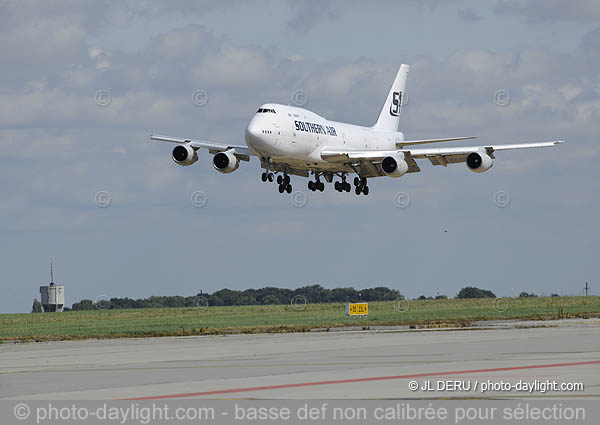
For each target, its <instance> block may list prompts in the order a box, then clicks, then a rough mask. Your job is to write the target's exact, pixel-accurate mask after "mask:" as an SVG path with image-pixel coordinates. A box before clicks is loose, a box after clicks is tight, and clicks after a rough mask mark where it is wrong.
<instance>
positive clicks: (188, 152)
mask: <svg viewBox="0 0 600 425" xmlns="http://www.w3.org/2000/svg"><path fill="white" fill-rule="evenodd" d="M171 156H172V158H173V161H175V163H176V164H179V165H181V166H182V167H185V166H188V165H192V164H193V163H194V162H196V161H198V154H197V153H196V151H195V150H194V148H193V147H191V146H190V145H189V144H185V145H177V146H175V147H174V148H173V152H172V153H171Z"/></svg>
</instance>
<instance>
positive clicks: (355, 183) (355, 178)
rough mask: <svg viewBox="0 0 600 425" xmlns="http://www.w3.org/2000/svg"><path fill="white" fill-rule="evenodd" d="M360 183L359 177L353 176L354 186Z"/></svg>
mask: <svg viewBox="0 0 600 425" xmlns="http://www.w3.org/2000/svg"><path fill="white" fill-rule="evenodd" d="M359 184H360V179H359V178H358V177H354V186H358V185H359Z"/></svg>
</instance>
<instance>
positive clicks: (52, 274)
mask: <svg viewBox="0 0 600 425" xmlns="http://www.w3.org/2000/svg"><path fill="white" fill-rule="evenodd" d="M50 283H54V265H53V264H52V261H50Z"/></svg>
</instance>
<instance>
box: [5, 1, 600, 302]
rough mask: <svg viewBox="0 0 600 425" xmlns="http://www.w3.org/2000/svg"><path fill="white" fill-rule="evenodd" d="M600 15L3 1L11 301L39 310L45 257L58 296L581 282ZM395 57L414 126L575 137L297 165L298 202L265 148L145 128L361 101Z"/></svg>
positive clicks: (490, 4)
mask: <svg viewBox="0 0 600 425" xmlns="http://www.w3.org/2000/svg"><path fill="white" fill-rule="evenodd" d="M598 22H600V4H598V2H596V1H584V0H581V1H572V2H563V1H558V0H556V1H555V0H546V1H542V0H533V1H518V0H511V1H486V2H481V1H458V0H457V1H444V2H441V1H427V0H422V1H418V0H411V1H380V2H370V3H368V4H367V3H365V2H359V1H356V2H353V1H344V2H341V1H339V2H338V1H330V2H327V1H254V2H236V1H221V2H201V1H177V2H166V1H165V2H158V1H154V2H147V1H141V0H140V1H133V0H132V1H124V2H110V1H89V2H86V1H58V2H51V3H46V2H42V3H40V2H36V1H6V2H3V3H2V5H1V6H0V54H1V55H2V58H3V66H2V67H1V69H0V147H1V148H2V155H1V156H0V179H1V181H2V184H1V185H0V195H1V197H2V207H1V208H0V232H1V235H2V242H1V243H0V250H1V251H0V254H1V255H0V265H1V267H2V280H3V281H2V289H3V290H4V296H3V297H0V312H26V311H29V309H30V308H31V303H32V301H33V298H34V297H36V296H38V287H39V285H41V284H45V283H47V281H48V278H49V276H48V275H49V271H48V263H49V262H50V261H51V260H53V261H54V262H55V265H56V267H55V271H56V273H55V275H56V280H57V282H59V283H61V284H64V285H65V286H66V297H67V305H69V306H70V305H71V304H72V303H73V302H75V301H79V300H80V299H82V298H89V299H92V300H94V299H97V298H99V297H105V296H108V297H125V296H127V297H134V298H138V297H145V296H149V295H192V294H196V293H197V292H199V291H200V290H203V291H214V290H217V289H220V288H223V287H229V288H236V289H243V288H248V287H262V286H266V285H276V286H284V287H290V288H293V287H297V286H301V285H307V284H314V283H320V284H322V285H324V286H327V287H336V286H355V287H357V288H362V287H371V286H377V285H385V286H389V287H392V288H395V289H398V290H400V291H401V292H402V293H403V294H405V295H407V296H409V297H415V296H418V295H421V294H425V295H435V294H437V293H442V294H448V295H450V296H454V295H455V294H456V293H457V292H458V290H459V289H460V288H462V287H463V286H466V285H476V286H479V287H483V288H487V289H491V290H493V291H494V292H495V293H496V294H498V295H508V296H510V295H518V294H519V293H520V292H521V291H523V290H526V291H528V292H532V291H533V292H536V293H540V294H550V293H554V292H556V293H559V294H579V293H581V292H582V288H583V286H584V285H585V281H586V280H587V281H589V282H590V284H591V285H592V288H593V289H594V287H595V285H597V284H596V283H595V281H596V280H597V279H596V277H597V272H596V269H597V268H596V267H594V266H595V265H596V264H595V262H596V258H597V252H598V251H599V246H598V236H599V234H598V233H599V232H598V224H597V221H596V219H597V217H598V215H599V214H598V213H599V212H600V203H599V200H598V183H597V182H598V180H599V177H600V176H599V172H598V171H597V166H596V164H597V162H598V159H600V158H599V156H600V149H599V147H598V142H597V135H598V122H599V118H600V75H599V72H598V69H600V26H598ZM400 63H409V64H410V65H411V70H410V74H409V78H408V85H407V93H408V97H409V103H408V105H407V106H406V107H405V108H404V109H403V114H402V119H401V127H402V130H403V131H404V132H405V133H406V135H407V137H408V138H411V139H420V138H431V137H444V136H446V137H449V136H468V135H476V136H478V140H476V141H474V142H473V144H475V143H485V144H487V143H513V142H520V141H537V140H556V139H563V140H568V142H569V143H568V144H565V145H561V146H559V147H558V148H556V149H547V150H531V151H527V152H505V153H499V154H498V155H497V160H496V162H495V164H494V167H493V168H492V169H491V170H490V171H489V172H487V173H484V174H481V175H478V174H473V173H470V172H469V171H468V170H467V169H466V167H465V166H464V165H453V166H450V167H448V168H447V169H444V168H443V167H435V168H434V167H432V166H430V165H428V164H427V163H421V165H422V172H421V173H419V174H410V175H407V176H404V177H402V178H401V179H384V178H382V179H377V180H373V181H372V182H371V183H370V186H371V194H370V195H369V196H368V197H364V196H363V197H356V196H354V195H352V196H351V195H349V194H339V193H337V192H335V191H333V190H331V188H329V187H328V188H327V189H326V191H325V192H324V193H312V192H308V191H307V190H305V185H306V180H304V179H300V178H295V179H294V180H293V183H294V188H295V189H296V190H302V191H304V192H305V193H306V196H307V203H306V205H305V206H304V207H302V208H298V207H296V206H294V205H293V204H292V203H291V202H290V198H289V196H282V195H280V194H279V193H278V192H277V190H276V187H275V186H272V185H268V184H263V183H260V169H259V166H258V162H257V161H256V160H253V161H252V162H251V163H250V164H247V163H243V164H242V166H241V167H240V169H239V170H238V171H236V172H235V173H233V174H230V175H220V174H218V173H216V172H215V171H214V170H213V169H212V166H211V158H210V156H209V155H208V153H206V152H204V153H201V155H200V159H199V161H198V162H197V163H196V164H194V165H193V166H191V167H185V168H184V167H178V166H177V165H175V164H174V163H173V162H172V161H171V159H170V148H171V147H170V146H169V145H168V144H161V143H151V142H150V141H149V140H148V136H149V134H150V133H164V134H169V135H173V136H183V137H193V138H198V139H207V140H213V141H216V142H230V143H241V142H243V132H244V129H245V126H246V125H247V123H248V121H249V120H250V118H251V116H252V114H253V113H254V112H255V110H256V108H257V106H258V105H260V104H262V103H266V102H278V103H284V104H287V103H289V102H290V101H291V99H292V95H293V93H294V92H295V91H296V90H303V91H304V92H305V93H306V94H307V97H308V103H307V105H306V107H307V108H309V109H311V110H314V111H315V112H317V113H319V114H322V115H325V116H326V117H328V118H331V119H335V120H340V121H348V122H353V123H357V124H363V125H371V124H372V123H373V122H374V121H375V120H376V118H377V115H378V113H379V110H380V107H381V104H382V103H383V100H384V98H385V96H386V94H387V91H388V89H389V85H390V84H391V82H392V80H393V78H394V75H395V73H396V71H397V68H398V66H399V65H400ZM196 90H203V91H204V92H206V94H207V99H208V102H207V103H206V105H204V106H201V107H199V106H197V105H195V104H194V102H193V93H194V92H195V91H196ZM499 90H504V91H505V92H506V93H508V94H509V100H510V101H509V103H508V105H506V106H498V105H497V104H496V103H494V95H495V93H496V92H498V91H499ZM99 91H105V92H106V93H108V94H109V96H110V103H109V104H108V105H106V106H102V104H101V103H102V99H100V102H98V99H97V93H98V92H99ZM99 103H100V104H99ZM594 188H595V189H594ZM100 191H105V192H107V193H108V194H109V195H110V200H111V202H110V205H109V206H108V207H105V208H101V207H99V206H98V205H97V204H96V201H95V200H96V196H97V193H98V192H100ZM195 191H203V192H204V193H205V194H206V199H207V203H206V206H204V207H203V208H198V207H195V206H194V205H193V204H192V202H191V200H190V197H191V196H192V193H194V192H195ZM498 192H503V193H504V192H505V193H507V194H508V196H509V198H510V203H509V204H508V206H505V207H503V208H500V207H498V206H497V205H496V203H495V202H494V196H495V195H496V194H497V193H498ZM398 193H406V194H408V196H409V198H410V204H409V205H408V207H407V208H398V206H397V205H396V204H395V203H394V199H395V197H396V196H397V194H398Z"/></svg>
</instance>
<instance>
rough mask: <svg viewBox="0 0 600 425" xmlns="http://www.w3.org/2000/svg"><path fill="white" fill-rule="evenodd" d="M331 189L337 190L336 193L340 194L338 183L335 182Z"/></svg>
mask: <svg viewBox="0 0 600 425" xmlns="http://www.w3.org/2000/svg"><path fill="white" fill-rule="evenodd" d="M333 187H334V188H335V190H337V191H338V192H341V191H342V189H340V182H335V183H334V184H333Z"/></svg>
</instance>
